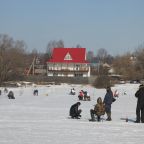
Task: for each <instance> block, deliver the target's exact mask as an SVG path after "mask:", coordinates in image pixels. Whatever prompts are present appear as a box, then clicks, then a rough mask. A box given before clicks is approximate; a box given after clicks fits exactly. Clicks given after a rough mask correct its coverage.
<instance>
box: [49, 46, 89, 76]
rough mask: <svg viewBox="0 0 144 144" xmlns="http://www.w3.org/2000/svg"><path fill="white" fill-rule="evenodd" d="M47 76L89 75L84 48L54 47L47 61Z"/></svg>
mask: <svg viewBox="0 0 144 144" xmlns="http://www.w3.org/2000/svg"><path fill="white" fill-rule="evenodd" d="M47 76H58V77H90V66H89V62H88V61H87V60H86V48H54V49H53V53H52V57H51V59H50V60H48V61H47Z"/></svg>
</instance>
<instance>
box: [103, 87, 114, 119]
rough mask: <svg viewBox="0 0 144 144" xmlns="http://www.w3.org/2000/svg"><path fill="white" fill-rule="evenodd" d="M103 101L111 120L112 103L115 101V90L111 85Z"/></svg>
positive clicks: (108, 117)
mask: <svg viewBox="0 0 144 144" xmlns="http://www.w3.org/2000/svg"><path fill="white" fill-rule="evenodd" d="M103 103H104V104H105V111H106V114H107V119H106V120H107V121H111V120H112V119H111V104H112V103H113V92H112V90H111V88H110V87H107V89H106V94H105V97H104V101H103Z"/></svg>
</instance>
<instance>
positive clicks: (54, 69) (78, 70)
mask: <svg viewBox="0 0 144 144" xmlns="http://www.w3.org/2000/svg"><path fill="white" fill-rule="evenodd" d="M47 70H48V71H53V72H88V71H89V68H79V69H63V68H62V69H58V68H48V69H47Z"/></svg>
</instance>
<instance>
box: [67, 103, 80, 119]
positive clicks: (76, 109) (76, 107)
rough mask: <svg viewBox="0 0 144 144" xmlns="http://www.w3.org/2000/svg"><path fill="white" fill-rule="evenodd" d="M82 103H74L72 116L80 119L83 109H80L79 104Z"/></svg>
mask: <svg viewBox="0 0 144 144" xmlns="http://www.w3.org/2000/svg"><path fill="white" fill-rule="evenodd" d="M80 105H81V103H80V102H77V103H75V104H73V105H72V106H71V108H70V112H69V115H70V116H71V118H76V119H80V117H81V115H80V114H81V112H82V110H81V109H79V106H80Z"/></svg>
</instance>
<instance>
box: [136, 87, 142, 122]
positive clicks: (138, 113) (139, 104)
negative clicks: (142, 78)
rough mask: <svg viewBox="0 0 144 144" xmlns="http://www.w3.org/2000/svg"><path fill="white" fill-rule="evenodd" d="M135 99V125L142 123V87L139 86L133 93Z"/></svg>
mask: <svg viewBox="0 0 144 144" xmlns="http://www.w3.org/2000/svg"><path fill="white" fill-rule="evenodd" d="M135 97H136V98H137V107H136V121H135V122H136V123H140V121H141V122H142V123H144V85H142V84H141V85H140V86H139V90H138V91H137V92H136V93H135Z"/></svg>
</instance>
